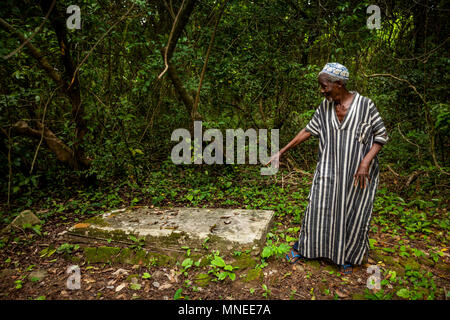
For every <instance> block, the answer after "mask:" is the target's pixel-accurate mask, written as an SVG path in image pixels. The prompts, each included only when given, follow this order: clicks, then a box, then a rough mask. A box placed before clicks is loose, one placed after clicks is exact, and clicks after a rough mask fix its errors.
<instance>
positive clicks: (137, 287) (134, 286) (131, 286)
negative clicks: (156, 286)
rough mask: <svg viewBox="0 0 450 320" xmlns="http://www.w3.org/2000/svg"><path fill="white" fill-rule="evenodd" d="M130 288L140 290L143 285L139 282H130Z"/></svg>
mask: <svg viewBox="0 0 450 320" xmlns="http://www.w3.org/2000/svg"><path fill="white" fill-rule="evenodd" d="M130 289H132V290H140V289H141V285H140V284H139V283H130Z"/></svg>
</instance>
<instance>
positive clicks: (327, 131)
mask: <svg viewBox="0 0 450 320" xmlns="http://www.w3.org/2000/svg"><path fill="white" fill-rule="evenodd" d="M348 76H349V73H348V70H347V68H346V67H344V66H343V65H341V64H339V63H327V64H326V65H325V67H324V68H323V70H322V71H321V72H320V73H319V77H318V81H319V85H320V88H321V89H320V92H321V93H322V94H323V95H324V97H325V99H324V100H323V101H322V103H321V104H320V105H319V107H318V108H317V110H316V112H315V113H314V115H313V117H312V119H311V120H310V121H309V123H308V124H307V125H306V127H305V128H304V129H303V130H301V131H300V132H299V133H298V134H297V136H296V137H295V138H294V139H292V141H291V142H289V143H288V144H287V145H286V146H285V147H284V148H283V149H281V150H280V151H279V152H278V153H277V154H276V155H274V156H272V157H271V159H270V161H269V163H270V162H274V164H275V166H278V163H279V158H280V157H281V156H282V155H283V153H285V152H286V151H288V150H289V149H290V148H292V147H294V146H296V145H298V144H300V143H302V142H303V141H305V140H307V139H308V138H309V137H310V136H311V135H313V136H315V137H318V138H319V159H318V162H317V167H316V170H315V173H314V178H313V183H312V186H311V190H310V193H309V196H308V200H309V204H308V207H307V208H306V212H305V216H304V218H303V223H302V226H301V230H300V235H299V239H298V242H296V243H295V244H294V246H293V250H292V251H291V253H290V255H288V260H289V261H291V262H295V261H297V260H298V259H302V258H319V257H325V258H329V259H331V260H332V261H334V262H335V263H336V264H338V265H341V266H343V268H344V272H346V271H348V268H351V266H352V265H355V264H361V263H362V262H363V259H364V256H365V254H366V253H367V252H368V250H369V237H368V234H369V223H370V220H371V215H372V208H373V200H374V197H375V193H376V189H377V186H378V176H379V167H378V157H377V154H378V152H379V151H380V149H381V147H382V146H383V145H384V144H385V143H386V142H387V141H388V136H387V134H386V128H385V126H384V123H383V120H382V119H381V117H380V114H379V113H378V110H377V108H376V107H375V104H374V103H373V102H372V100H370V99H369V98H366V97H363V96H362V95H360V94H359V93H358V92H354V91H348V90H347V88H346V84H347V81H348ZM269 163H268V164H269Z"/></svg>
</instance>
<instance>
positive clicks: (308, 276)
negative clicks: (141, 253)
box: [0, 216, 450, 300]
mask: <svg viewBox="0 0 450 320" xmlns="http://www.w3.org/2000/svg"><path fill="white" fill-rule="evenodd" d="M52 219H53V221H48V222H47V223H46V224H45V225H44V226H43V230H42V231H43V232H45V231H46V232H48V235H47V236H45V237H37V236H36V235H33V234H32V233H29V232H28V233H26V234H23V235H21V236H22V238H23V239H25V237H32V239H28V240H22V241H18V242H16V243H10V244H8V245H6V246H5V247H4V248H3V249H2V250H1V252H0V261H1V269H2V270H1V273H0V277H1V283H0V299H8V300H18V299H25V300H28V299H46V300H55V299H85V300H98V299H99V300H103V299H106V300H108V299H124V300H130V299H158V300H172V299H174V298H177V299H189V300H196V299H201V300H209V299H218V300H235V299H240V300H260V299H281V300H299V299H300V300H329V299H335V300H338V299H339V300H341V299H377V298H376V296H375V295H374V294H376V293H377V292H378V294H379V296H378V299H402V298H401V297H400V296H398V295H397V294H396V292H397V291H398V290H399V288H403V287H405V288H408V289H410V290H412V283H409V284H403V285H402V286H401V287H399V286H398V285H397V283H393V282H392V283H391V282H389V280H390V279H389V278H392V272H391V273H387V271H389V270H396V274H397V275H400V274H401V273H402V270H401V268H406V270H409V269H410V267H405V265H408V264H411V263H412V262H411V258H409V259H404V258H403V257H398V256H396V255H395V254H392V253H390V254H389V253H387V252H385V251H380V250H371V251H370V253H369V257H368V260H367V262H366V263H365V264H364V265H361V266H356V267H355V268H354V269H353V272H352V274H349V275H347V274H343V273H341V272H340V271H341V270H340V268H339V267H338V266H336V265H334V264H333V263H332V262H329V261H326V260H321V259H319V260H310V261H301V262H298V263H296V264H291V263H289V262H288V261H287V260H286V259H285V258H283V257H278V258H276V257H275V256H272V257H270V258H269V259H268V260H267V262H268V264H267V265H266V266H265V267H264V268H261V269H259V268H258V267H254V264H253V265H252V267H248V266H247V267H246V268H243V269H237V270H236V271H235V272H236V279H235V281H232V280H230V279H229V278H227V279H225V280H222V281H219V280H217V279H215V281H214V277H213V276H211V278H210V279H209V281H207V283H202V282H201V281H200V282H199V281H197V280H198V279H199V274H203V275H204V274H207V273H208V271H209V270H211V268H210V266H204V267H195V266H193V267H192V268H189V269H188V270H186V273H183V272H182V266H181V262H182V261H183V258H181V260H180V259H179V260H178V261H179V263H178V264H172V265H164V266H158V265H155V264H153V265H149V264H147V265H142V264H124V263H92V264H89V263H88V262H87V261H86V259H85V257H84V256H83V250H82V249H83V248H82V247H81V248H79V249H78V250H76V251H75V252H73V253H71V254H67V253H66V254H61V253H57V252H56V253H54V254H53V255H51V256H49V257H46V256H42V250H43V249H45V248H47V247H48V246H49V245H53V246H54V247H56V248H57V247H58V246H59V245H61V244H63V243H64V240H61V239H60V238H59V237H58V234H59V233H60V232H62V231H64V230H66V229H67V228H68V226H70V225H73V224H74V223H75V221H70V219H69V220H65V221H63V220H61V219H59V218H58V217H57V216H55V217H52ZM282 222H283V223H285V227H286V229H287V228H288V227H289V222H288V221H282ZM371 238H375V239H376V240H377V242H378V243H382V244H383V245H384V246H385V247H389V246H391V247H392V246H394V244H395V242H396V241H395V238H392V237H388V236H387V235H386V234H372V235H371ZM16 240H17V239H16ZM405 241H407V242H408V241H409V240H406V239H405ZM410 245H411V246H413V245H414V246H416V247H420V245H421V243H420V241H418V242H417V243H414V242H413V241H410ZM422 246H423V245H422ZM73 257H77V258H78V259H79V260H78V263H77V264H78V265H79V266H80V276H81V288H80V289H78V290H70V289H68V287H67V281H68V279H69V277H70V276H71V274H69V273H67V269H68V268H69V267H70V266H72V265H74V262H73V261H71V258H73ZM259 259H260V257H256V258H255V259H254V260H255V261H256V264H258V263H260V260H259ZM225 260H226V262H227V263H231V262H232V261H233V260H234V258H233V257H231V256H230V257H225ZM413 260H414V259H413ZM441 260H442V261H440V262H439V263H430V264H429V265H426V264H423V263H421V262H420V261H419V260H418V259H417V262H418V263H417V264H416V267H417V265H418V267H417V271H418V270H419V269H420V270H423V271H424V272H425V271H427V272H431V274H432V276H431V274H430V277H429V278H427V279H428V280H427V281H431V280H430V279H433V283H434V286H435V288H433V285H430V286H427V285H426V284H425V285H422V287H424V289H423V290H422V289H421V288H422V287H420V288H419V289H420V290H422V291H423V293H424V296H423V299H426V298H427V297H428V296H429V294H430V292H433V296H431V297H432V298H433V299H446V296H447V291H448V288H449V283H450V282H449V279H450V274H449V269H448V254H445V255H444V256H443V257H442V259H441ZM412 264H413V269H414V263H412ZM370 265H377V266H378V267H379V268H380V270H381V271H382V272H381V278H382V280H383V279H384V280H387V281H388V283H387V284H386V283H384V286H383V289H382V294H380V291H379V290H377V289H376V288H373V289H371V290H369V289H368V286H367V280H368V278H369V277H370V276H371V275H372V274H371V273H368V272H367V268H368V267H369V266H370ZM36 271H37V273H38V274H39V272H41V271H43V274H44V275H43V276H42V277H39V275H36ZM33 272H34V273H33ZM249 274H252V275H253V277H250V278H249V277H247V276H248V275H249ZM200 277H201V276H200ZM394 277H395V275H394ZM391 280H392V279H391ZM417 281H423V279H422V280H420V279H417ZM385 282H386V281H385ZM427 287H429V288H427ZM420 290H419V291H420ZM389 292H390V293H391V296H389V295H387V294H388V293H389Z"/></svg>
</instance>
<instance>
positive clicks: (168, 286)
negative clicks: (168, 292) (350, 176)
mask: <svg viewBox="0 0 450 320" xmlns="http://www.w3.org/2000/svg"><path fill="white" fill-rule="evenodd" d="M171 287H172V285H171V284H170V283H165V284H163V285H162V286H160V287H159V288H158V289H159V290H164V289H169V288H171Z"/></svg>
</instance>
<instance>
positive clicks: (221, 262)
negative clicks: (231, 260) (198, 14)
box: [211, 256, 226, 268]
mask: <svg viewBox="0 0 450 320" xmlns="http://www.w3.org/2000/svg"><path fill="white" fill-rule="evenodd" d="M211 264H212V265H214V266H217V267H221V268H223V267H225V266H226V263H225V261H224V260H223V259H222V258H221V257H219V256H216V257H215V258H214V260H213V261H211Z"/></svg>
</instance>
